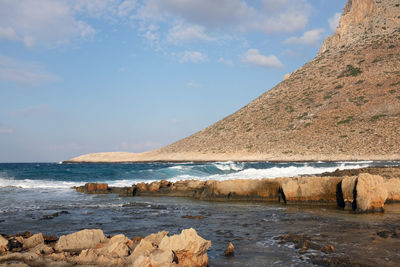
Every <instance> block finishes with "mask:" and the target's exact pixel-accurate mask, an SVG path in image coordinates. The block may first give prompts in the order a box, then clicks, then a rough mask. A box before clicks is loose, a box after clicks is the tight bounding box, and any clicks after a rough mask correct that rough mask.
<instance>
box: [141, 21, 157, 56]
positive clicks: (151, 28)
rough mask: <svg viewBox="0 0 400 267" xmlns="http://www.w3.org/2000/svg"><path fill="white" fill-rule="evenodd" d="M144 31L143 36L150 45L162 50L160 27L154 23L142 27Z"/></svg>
mask: <svg viewBox="0 0 400 267" xmlns="http://www.w3.org/2000/svg"><path fill="white" fill-rule="evenodd" d="M140 30H141V31H142V32H143V34H142V35H143V37H144V38H145V40H146V41H147V43H148V44H149V45H150V47H151V48H153V49H155V50H161V45H160V42H161V41H160V39H161V37H160V32H159V27H158V26H157V25H154V24H150V25H148V26H147V27H145V28H142V29H140Z"/></svg>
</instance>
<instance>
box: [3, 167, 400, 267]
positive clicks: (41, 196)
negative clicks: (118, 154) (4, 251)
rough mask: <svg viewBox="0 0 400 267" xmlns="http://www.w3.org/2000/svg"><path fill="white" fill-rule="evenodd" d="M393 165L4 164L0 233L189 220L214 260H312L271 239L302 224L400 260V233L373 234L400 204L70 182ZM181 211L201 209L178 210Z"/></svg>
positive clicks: (137, 227)
mask: <svg viewBox="0 0 400 267" xmlns="http://www.w3.org/2000/svg"><path fill="white" fill-rule="evenodd" d="M396 164H398V162H350V163H349V162H337V163H324V162H319V163H234V162H226V163H204V164H194V163H189V164H169V163H155V164H55V163H40V164H0V234H1V233H2V234H15V233H18V232H24V231H26V230H28V231H31V232H32V233H37V232H42V233H44V234H48V235H57V236H59V235H63V234H68V233H71V232H74V231H78V230H81V229H85V228H101V229H103V231H104V232H105V233H106V234H107V235H113V234H119V233H123V234H125V235H127V236H128V237H133V236H137V235H139V236H146V235H148V234H150V233H154V232H157V231H161V230H167V231H169V232H170V233H171V234H175V233H179V232H180V231H181V230H182V229H185V228H190V227H193V228H195V229H196V230H197V231H198V233H199V235H200V236H202V237H203V238H205V239H208V240H211V241H212V247H211V249H210V250H209V252H208V255H209V258H210V262H211V266H271V265H273V266H310V265H312V264H311V258H312V257H313V256H315V255H322V252H319V251H308V252H307V253H305V254H300V253H299V251H298V250H297V249H295V248H294V246H293V244H290V243H288V244H279V243H278V242H277V241H276V240H275V239H274V238H275V237H277V236H280V235H283V234H286V233H296V234H306V235H307V236H308V237H309V238H310V239H311V240H312V241H313V242H316V243H318V244H319V245H322V246H323V245H326V244H332V245H334V247H335V249H336V252H335V253H334V255H336V256H337V255H339V256H340V255H347V256H349V257H351V258H353V259H361V262H363V263H368V264H371V265H381V266H400V238H382V237H379V236H378V235H377V234H376V233H377V232H378V231H381V230H400V204H392V205H386V212H385V213H384V214H369V215H355V214H351V213H349V212H348V211H344V210H338V209H336V207H335V206H307V205H286V206H285V205H283V204H279V203H263V202H252V203H249V202H209V201H198V200H194V199H188V198H178V197H176V198H174V197H169V198H168V197H156V198H153V197H125V198H121V197H118V196H117V195H114V194H109V195H85V194H81V193H77V192H75V191H74V190H72V189H69V187H70V186H71V185H79V184H83V183H85V182H89V181H106V182H109V183H110V184H114V185H115V184H117V185H131V184H132V183H134V182H137V181H143V180H144V181H152V180H161V179H169V180H178V179H181V178H187V179H189V178H194V177H198V178H201V179H217V180H223V179H228V178H235V177H241V178H258V177H275V176H291V175H298V174H301V173H302V172H306V171H308V172H310V171H311V172H313V173H321V172H325V171H328V170H335V169H336V168H341V169H344V168H355V167H366V166H370V165H375V166H376V165H379V166H382V165H396ZM267 174H269V176H268V175H267ZM246 175H247V176H246ZM264 175H265V176H264ZM254 176H255V177H254ZM9 185H12V186H19V187H7V186H9ZM55 213H58V216H54V214H55ZM184 215H190V216H203V217H204V218H203V219H187V218H182V216H184ZM229 241H231V242H233V244H234V245H235V248H236V249H235V257H233V258H225V257H224V256H223V252H224V250H225V248H226V247H227V245H228V242H229Z"/></svg>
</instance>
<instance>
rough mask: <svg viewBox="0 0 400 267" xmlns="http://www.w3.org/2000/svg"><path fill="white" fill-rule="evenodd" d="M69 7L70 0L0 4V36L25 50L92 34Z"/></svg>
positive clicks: (36, 0)
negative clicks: (25, 48) (19, 42)
mask: <svg viewBox="0 0 400 267" xmlns="http://www.w3.org/2000/svg"><path fill="white" fill-rule="evenodd" d="M71 5H72V2H71V1H62V0H35V1H31V0H19V1H1V3H0V28H1V29H3V30H2V31H1V32H2V33H0V35H1V36H2V38H3V39H8V40H12V41H21V42H23V43H24V44H25V45H26V46H28V47H29V46H32V45H34V44H37V43H41V44H44V45H46V46H51V45H54V44H60V43H64V42H67V41H69V40H70V39H73V38H82V37H88V36H92V35H94V33H95V30H94V29H93V28H92V27H91V26H90V25H88V24H87V23H85V22H84V21H82V20H79V19H77V18H76V17H75V14H74V10H73V8H72V7H71ZM4 29H6V34H5V33H4Z"/></svg>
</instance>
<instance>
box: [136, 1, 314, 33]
mask: <svg viewBox="0 0 400 267" xmlns="http://www.w3.org/2000/svg"><path fill="white" fill-rule="evenodd" d="M260 6H261V8H260ZM309 13H310V5H309V4H308V3H307V1H306V0H296V1H293V0H281V1H276V0H274V1H272V0H257V1H243V0H219V1H218V4H216V3H215V1H214V0H202V1H194V0H148V1H146V3H145V4H144V5H143V6H141V7H140V8H139V12H138V14H137V18H140V19H144V20H147V19H150V20H158V21H159V20H163V18H164V19H165V18H166V17H173V18H177V19H182V20H185V21H187V22H189V23H191V24H197V25H201V26H204V27H205V28H208V29H211V30H224V31H225V30H226V29H229V28H230V29H231V30H234V31H235V30H240V31H244V32H247V31H263V32H266V33H271V32H281V31H294V30H298V29H301V28H303V27H305V25H306V23H307V21H308V16H309Z"/></svg>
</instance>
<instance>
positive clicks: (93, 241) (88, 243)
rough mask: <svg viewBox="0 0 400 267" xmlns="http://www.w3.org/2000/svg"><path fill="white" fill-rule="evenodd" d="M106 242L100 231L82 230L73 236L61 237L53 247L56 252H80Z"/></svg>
mask: <svg viewBox="0 0 400 267" xmlns="http://www.w3.org/2000/svg"><path fill="white" fill-rule="evenodd" d="M104 241H106V237H105V236H104V233H103V231H102V230H100V229H92V230H88V229H85V230H82V231H79V232H76V233H73V234H69V235H63V236H61V237H60V239H59V240H58V241H57V243H56V245H55V250H56V251H60V252H61V251H75V252H76V251H81V250H84V249H89V248H94V247H95V246H96V245H97V244H98V243H102V242H104Z"/></svg>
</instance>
